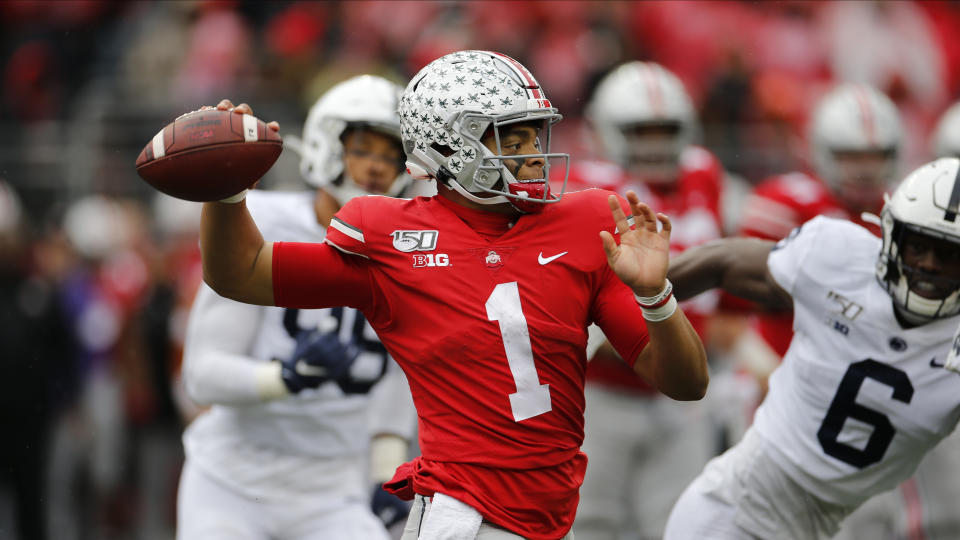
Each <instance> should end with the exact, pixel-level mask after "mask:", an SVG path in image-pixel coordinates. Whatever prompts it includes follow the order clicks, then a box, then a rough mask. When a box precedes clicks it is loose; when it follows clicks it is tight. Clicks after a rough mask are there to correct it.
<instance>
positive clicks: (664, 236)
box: [600, 191, 672, 296]
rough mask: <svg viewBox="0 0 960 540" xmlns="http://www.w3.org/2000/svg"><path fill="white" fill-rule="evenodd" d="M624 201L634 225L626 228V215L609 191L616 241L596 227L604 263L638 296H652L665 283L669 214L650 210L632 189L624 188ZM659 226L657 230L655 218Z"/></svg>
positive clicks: (661, 288) (668, 255)
mask: <svg viewBox="0 0 960 540" xmlns="http://www.w3.org/2000/svg"><path fill="white" fill-rule="evenodd" d="M627 201H628V202H629V203H630V208H631V210H632V211H633V218H634V226H633V228H630V225H629V224H628V223H627V216H626V215H624V213H623V209H622V208H621V207H620V202H619V201H618V200H617V197H616V196H614V195H610V197H609V199H607V202H609V203H610V212H611V213H612V214H613V220H614V221H615V222H616V224H617V232H618V233H619V234H620V244H619V245H617V242H616V241H615V240H614V238H613V235H612V234H610V232H608V231H600V238H601V239H602V240H603V249H604V251H606V253H607V263H609V264H610V268H612V269H613V271H614V273H616V274H617V276H618V277H619V278H620V279H621V280H622V281H623V282H624V283H626V284H627V285H628V286H629V287H630V288H631V289H633V292H634V293H636V294H638V295H640V296H654V295H656V294H658V293H659V292H660V291H661V290H663V288H664V286H665V285H666V279H667V268H668V267H669V264H670V231H671V230H672V226H671V224H670V218H668V217H667V216H666V215H664V214H654V212H653V210H652V209H651V208H650V207H649V206H647V204H646V203H642V202H640V198H639V197H637V194H636V193H634V192H633V191H628V192H627ZM658 221H659V222H660V223H661V225H662V226H661V230H659V231H658V230H657V222H658Z"/></svg>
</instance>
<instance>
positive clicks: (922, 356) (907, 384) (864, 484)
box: [754, 217, 960, 505]
mask: <svg viewBox="0 0 960 540" xmlns="http://www.w3.org/2000/svg"><path fill="white" fill-rule="evenodd" d="M879 252H880V239H879V238H877V237H875V236H874V235H872V234H871V233H870V232H869V231H867V230H866V229H864V228H862V227H860V226H859V225H856V224H853V223H850V222H848V221H845V220H838V219H833V218H826V217H817V218H814V219H812V220H811V221H809V222H807V223H806V224H804V225H803V226H802V227H800V228H798V229H795V230H794V232H793V233H791V235H790V236H789V237H787V238H786V239H784V240H781V241H780V243H779V244H777V247H776V248H774V250H773V251H772V252H771V253H770V257H769V259H768V265H769V268H770V272H771V274H772V275H773V277H774V278H775V279H776V280H777V282H778V283H779V284H780V286H781V287H783V288H784V289H785V290H786V291H787V292H789V293H790V294H791V295H792V296H793V303H794V337H793V341H792V342H791V344H790V348H789V349H788V351H787V354H786V356H785V357H784V359H783V363H782V365H781V366H780V367H779V368H778V369H777V370H776V371H775V372H774V373H773V375H772V376H771V379H770V392H769V394H768V395H767V398H766V400H765V401H764V402H763V404H762V405H761V406H760V408H759V409H758V410H757V413H756V417H755V422H754V426H755V428H754V429H755V430H756V431H757V432H758V433H759V434H760V435H761V436H762V437H763V438H764V439H767V440H768V441H769V442H771V443H773V444H772V445H771V446H772V447H773V448H774V451H775V452H777V453H779V454H780V456H779V458H780V460H779V461H780V462H781V463H782V466H783V468H784V470H785V471H786V472H787V474H788V475H789V476H790V477H791V478H793V479H794V480H795V481H797V482H798V483H799V484H800V485H801V486H803V487H804V488H805V489H807V490H809V491H810V492H811V493H813V494H815V495H816V496H817V497H819V498H821V499H823V500H825V501H828V502H832V503H835V504H842V505H856V504H859V503H861V502H862V501H863V500H865V499H866V498H868V497H870V496H871V495H874V494H876V493H879V492H881V491H885V490H887V489H891V488H893V487H896V486H897V485H898V484H899V483H900V482H902V481H903V480H905V479H906V478H908V477H909V476H910V475H911V474H913V472H914V470H915V469H916V467H917V465H918V464H919V462H920V460H921V458H923V456H924V454H925V453H926V452H927V451H928V450H929V449H930V448H931V447H933V446H934V445H936V444H937V443H938V442H939V441H940V440H941V439H942V438H943V437H945V436H946V435H948V434H949V433H950V432H951V431H953V429H954V427H955V426H956V424H957V421H958V418H960V375H958V374H956V373H953V372H951V371H948V370H945V369H943V362H944V360H945V359H946V356H947V353H948V351H949V348H950V342H951V339H952V337H953V332H954V330H955V329H956V328H957V323H958V321H960V318H958V317H951V318H947V319H940V320H935V321H933V322H930V323H928V324H925V325H922V326H918V327H914V328H909V329H906V328H903V327H901V326H900V324H899V323H898V322H897V319H896V317H895V315H894V308H893V303H892V301H891V299H890V296H889V294H887V292H886V291H885V290H884V288H883V287H882V286H881V285H880V283H879V282H878V280H877V278H876V274H875V271H874V268H875V265H876V261H877V254H878V253H879Z"/></svg>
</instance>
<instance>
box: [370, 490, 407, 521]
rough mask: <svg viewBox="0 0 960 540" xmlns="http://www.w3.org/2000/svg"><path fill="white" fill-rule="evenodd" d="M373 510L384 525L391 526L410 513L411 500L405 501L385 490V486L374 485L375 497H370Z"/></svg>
mask: <svg viewBox="0 0 960 540" xmlns="http://www.w3.org/2000/svg"><path fill="white" fill-rule="evenodd" d="M370 505H371V510H373V513H374V514H376V516H377V517H378V518H380V521H382V522H383V526H384V527H386V528H388V529H389V528H390V527H392V526H393V525H396V524H397V523H399V522H401V521H403V520H404V519H406V518H407V514H409V513H410V502H408V501H404V500H402V499H400V498H399V497H397V496H396V495H394V494H392V493H388V492H386V491H384V489H383V486H381V485H380V484H375V485H374V486H373V497H371V499H370Z"/></svg>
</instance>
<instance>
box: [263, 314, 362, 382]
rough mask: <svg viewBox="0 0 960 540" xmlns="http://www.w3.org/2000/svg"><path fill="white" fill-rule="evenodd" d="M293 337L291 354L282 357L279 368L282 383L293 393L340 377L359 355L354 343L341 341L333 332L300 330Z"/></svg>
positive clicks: (348, 370) (341, 377)
mask: <svg viewBox="0 0 960 540" xmlns="http://www.w3.org/2000/svg"><path fill="white" fill-rule="evenodd" d="M296 340H297V345H296V347H295V348H294V350H293V354H291V355H290V356H289V357H288V358H287V359H286V360H284V361H283V366H282V368H281V370H280V374H281V376H282V377H283V383H284V384H285V385H286V386H287V389H288V390H290V392H291V393H294V394H296V393H297V392H299V391H301V390H303V389H304V388H316V387H318V386H320V385H321V384H323V383H325V382H327V381H338V380H340V379H343V378H344V377H346V376H347V374H348V373H349V372H350V367H351V366H352V365H353V362H354V361H355V360H356V359H357V356H359V355H360V348H359V347H358V346H357V345H356V344H355V343H352V342H351V343H347V344H344V343H343V342H341V341H340V336H338V335H337V333H336V332H321V331H320V330H316V329H314V330H301V331H300V332H299V333H297V336H296Z"/></svg>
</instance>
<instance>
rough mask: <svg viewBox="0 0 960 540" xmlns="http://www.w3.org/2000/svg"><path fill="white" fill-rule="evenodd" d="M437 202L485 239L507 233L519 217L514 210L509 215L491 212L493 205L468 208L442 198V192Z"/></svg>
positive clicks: (477, 205)
mask: <svg viewBox="0 0 960 540" xmlns="http://www.w3.org/2000/svg"><path fill="white" fill-rule="evenodd" d="M458 196H459V195H458ZM461 199H463V197H461ZM437 200H438V201H439V202H440V203H441V204H443V206H445V207H446V208H448V209H449V210H450V211H451V212H453V213H454V214H455V215H456V216H457V217H458V218H460V220H461V221H463V222H464V223H466V224H467V225H468V226H470V228H471V229H473V230H474V231H476V232H477V233H478V234H480V235H482V236H485V237H487V238H496V237H498V236H500V235H502V234H503V233H505V232H507V231H508V230H510V227H512V226H513V224H514V223H515V222H516V220H517V218H518V217H520V215H519V214H518V213H517V212H516V210H514V212H513V213H510V214H507V213H501V212H495V211H491V210H490V208H492V207H493V206H494V205H490V206H483V205H479V204H476V203H474V205H475V206H468V205H465V204H461V203H460V202H459V201H457V200H456V199H454V198H452V197H446V196H444V193H443V191H441V192H440V193H439V194H438V197H437ZM463 200H466V199H463Z"/></svg>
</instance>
